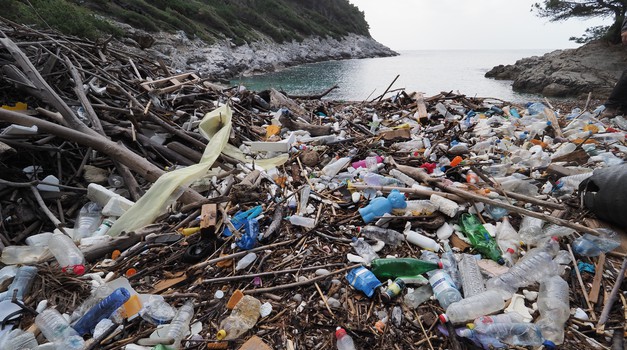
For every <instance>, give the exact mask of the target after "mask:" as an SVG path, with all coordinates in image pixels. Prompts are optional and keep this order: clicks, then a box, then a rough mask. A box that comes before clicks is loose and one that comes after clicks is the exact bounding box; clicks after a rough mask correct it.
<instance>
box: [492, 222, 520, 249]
mask: <svg viewBox="0 0 627 350" xmlns="http://www.w3.org/2000/svg"><path fill="white" fill-rule="evenodd" d="M520 241H521V238H520V235H519V234H518V231H516V229H515V228H514V227H513V226H512V224H511V223H510V222H509V219H508V218H507V217H504V218H503V221H501V222H500V223H499V224H498V225H497V227H496V243H497V244H498V246H499V248H500V249H501V251H502V252H505V251H507V249H508V248H512V249H514V251H515V252H518V250H519V248H520Z"/></svg>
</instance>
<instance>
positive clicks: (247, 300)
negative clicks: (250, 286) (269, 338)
mask: <svg viewBox="0 0 627 350" xmlns="http://www.w3.org/2000/svg"><path fill="white" fill-rule="evenodd" d="M260 308H261V302H260V301H259V300H257V299H256V298H254V297H252V296H250V295H244V297H243V298H242V299H241V300H240V301H239V302H238V303H237V304H236V305H235V308H234V309H233V312H231V315H230V316H229V317H227V318H225V319H224V320H222V322H220V331H219V332H218V335H217V338H218V340H233V339H237V338H239V337H240V336H241V335H242V334H244V333H246V332H247V331H248V330H249V329H251V328H253V327H254V326H255V324H256V323H257V320H258V319H259V315H260V314H259V309H260Z"/></svg>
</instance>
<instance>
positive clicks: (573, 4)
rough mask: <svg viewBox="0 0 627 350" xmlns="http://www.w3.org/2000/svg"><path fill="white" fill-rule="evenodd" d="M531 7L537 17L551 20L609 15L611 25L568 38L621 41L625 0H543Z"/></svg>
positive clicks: (581, 42)
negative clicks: (611, 21)
mask: <svg viewBox="0 0 627 350" xmlns="http://www.w3.org/2000/svg"><path fill="white" fill-rule="evenodd" d="M531 8H532V11H535V12H536V13H537V15H538V16H539V17H545V18H549V20H550V21H552V22H556V21H563V20H567V19H570V18H573V17H579V18H591V17H602V18H607V17H610V18H612V19H613V23H612V25H609V26H599V27H592V28H588V29H587V30H586V33H585V34H584V35H583V36H581V37H571V38H570V40H572V41H575V42H577V43H580V44H583V43H586V42H589V41H591V40H595V39H604V40H608V41H610V42H611V43H614V44H617V43H619V42H620V41H621V39H620V29H621V25H622V22H623V18H624V16H625V10H627V0H570V1H564V0H544V1H542V2H537V3H535V4H533V5H532V6H531Z"/></svg>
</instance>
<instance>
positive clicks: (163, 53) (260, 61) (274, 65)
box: [120, 24, 398, 79]
mask: <svg viewBox="0 0 627 350" xmlns="http://www.w3.org/2000/svg"><path fill="white" fill-rule="evenodd" d="M120 26H122V27H123V28H124V29H125V31H126V32H127V35H126V39H125V40H124V42H123V44H124V45H125V46H126V49H128V50H140V49H144V50H145V52H148V53H150V54H151V55H152V56H154V57H155V58H161V59H163V60H164V61H165V62H166V63H167V64H169V65H170V66H171V67H172V68H175V69H178V70H181V71H189V70H194V71H198V72H199V73H200V74H202V75H203V76H205V77H209V78H213V79H229V78H232V77H236V76H238V75H251V74H256V73H264V72H272V71H275V70H278V69H282V68H285V67H289V66H294V65H299V64H303V63H310V62H320V61H327V60H339V59H349V58H370V57H387V56H395V55H398V53H396V52H394V51H392V50H391V49H390V48H388V47H386V46H384V45H382V44H380V43H378V42H377V41H376V40H374V39H372V38H370V37H366V36H362V35H357V34H349V35H347V36H345V37H343V38H341V39H335V38H331V37H327V38H321V37H309V38H306V39H305V40H303V41H301V42H297V41H292V42H286V43H277V42H275V41H272V40H270V39H265V40H260V41H256V42H252V43H247V44H244V45H240V46H237V45H234V44H233V43H232V42H230V41H227V40H223V41H221V42H217V43H214V44H211V45H209V44H207V43H205V42H204V41H202V40H200V39H191V38H189V37H188V36H187V35H186V34H185V33H184V32H182V31H180V32H177V33H174V34H173V33H166V32H159V33H151V34H150V35H151V36H152V37H153V38H154V43H153V44H152V45H151V47H150V48H145V45H142V44H140V43H138V42H137V41H136V40H134V39H135V38H137V37H142V38H143V37H145V36H146V34H147V33H145V32H143V31H141V30H137V29H134V28H132V27H130V26H128V25H125V24H120ZM131 38H132V39H131Z"/></svg>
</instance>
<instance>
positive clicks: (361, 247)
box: [351, 237, 379, 264]
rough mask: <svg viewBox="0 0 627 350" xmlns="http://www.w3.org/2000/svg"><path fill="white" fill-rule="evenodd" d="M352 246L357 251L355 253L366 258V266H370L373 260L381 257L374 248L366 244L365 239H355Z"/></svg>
mask: <svg viewBox="0 0 627 350" xmlns="http://www.w3.org/2000/svg"><path fill="white" fill-rule="evenodd" d="M351 245H352V246H353V248H354V249H355V252H357V254H359V256H361V257H362V258H364V260H365V262H366V264H370V262H371V261H372V260H374V259H378V258H379V255H377V253H376V252H375V251H374V249H373V248H372V246H371V245H370V244H368V243H366V241H364V239H363V238H356V237H353V242H352V243H351Z"/></svg>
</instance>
